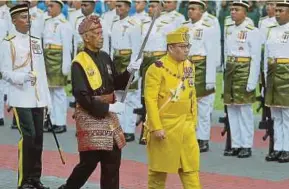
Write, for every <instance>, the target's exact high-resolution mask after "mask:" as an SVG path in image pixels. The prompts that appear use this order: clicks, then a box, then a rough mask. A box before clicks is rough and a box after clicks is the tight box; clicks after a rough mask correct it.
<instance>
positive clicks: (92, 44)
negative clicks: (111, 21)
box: [84, 28, 103, 50]
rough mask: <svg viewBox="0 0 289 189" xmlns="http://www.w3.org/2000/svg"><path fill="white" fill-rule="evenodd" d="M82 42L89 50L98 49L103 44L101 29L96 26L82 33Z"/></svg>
mask: <svg viewBox="0 0 289 189" xmlns="http://www.w3.org/2000/svg"><path fill="white" fill-rule="evenodd" d="M84 42H85V44H86V46H87V47H89V48H90V49H91V50H99V49H101V48H102V46H103V35H102V29H101V28H97V29H94V30H91V31H89V32H87V33H86V34H84Z"/></svg>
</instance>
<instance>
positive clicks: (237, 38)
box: [224, 1, 261, 158]
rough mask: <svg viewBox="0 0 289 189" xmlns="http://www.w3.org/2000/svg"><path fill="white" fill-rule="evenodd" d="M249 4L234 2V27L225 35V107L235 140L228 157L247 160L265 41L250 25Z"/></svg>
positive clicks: (228, 28) (251, 141)
mask: <svg viewBox="0 0 289 189" xmlns="http://www.w3.org/2000/svg"><path fill="white" fill-rule="evenodd" d="M248 8H249V5H248V2H247V1H234V2H233V5H232V7H231V17H232V20H233V21H234V24H232V25H230V26H227V29H226V32H225V56H226V57H225V58H226V70H225V81H224V82H225V83H224V104H226V105H227V108H228V116H229V123H230V129H231V136H232V150H231V151H225V153H224V155H225V156H238V157H239V158H247V157H250V156H251V155H252V152H251V148H252V145H253V137H254V114H253V109H252V103H254V102H255V88H256V85H257V82H258V78H259V73H260V60H261V37H260V32H259V30H258V29H257V28H255V27H254V26H253V25H250V24H248V23H247V22H246V21H245V20H246V14H247V11H248Z"/></svg>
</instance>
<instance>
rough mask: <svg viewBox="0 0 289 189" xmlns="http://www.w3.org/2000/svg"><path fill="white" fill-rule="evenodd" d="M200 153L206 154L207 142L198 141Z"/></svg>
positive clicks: (207, 149)
mask: <svg viewBox="0 0 289 189" xmlns="http://www.w3.org/2000/svg"><path fill="white" fill-rule="evenodd" d="M198 143H199V148H200V152H201V153H203V152H208V151H209V141H208V140H198Z"/></svg>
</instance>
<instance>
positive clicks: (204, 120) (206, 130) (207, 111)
mask: <svg viewBox="0 0 289 189" xmlns="http://www.w3.org/2000/svg"><path fill="white" fill-rule="evenodd" d="M214 97H215V96H214V94H210V95H208V96H205V97H203V98H200V99H198V126H197V139H199V140H210V132H211V112H212V104H213V103H214Z"/></svg>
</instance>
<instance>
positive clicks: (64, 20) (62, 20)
mask: <svg viewBox="0 0 289 189" xmlns="http://www.w3.org/2000/svg"><path fill="white" fill-rule="evenodd" d="M59 20H60V22H62V23H65V22H67V20H66V19H64V18H60V19H59Z"/></svg>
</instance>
